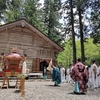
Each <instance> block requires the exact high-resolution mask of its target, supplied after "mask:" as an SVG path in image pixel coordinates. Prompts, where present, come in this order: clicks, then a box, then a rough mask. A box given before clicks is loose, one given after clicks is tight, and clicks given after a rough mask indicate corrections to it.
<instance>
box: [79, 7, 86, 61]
mask: <svg viewBox="0 0 100 100" xmlns="http://www.w3.org/2000/svg"><path fill="white" fill-rule="evenodd" d="M78 11H79V13H78V14H79V25H80V43H81V60H82V62H85V55H84V35H83V25H82V17H81V8H80V7H79V8H78Z"/></svg>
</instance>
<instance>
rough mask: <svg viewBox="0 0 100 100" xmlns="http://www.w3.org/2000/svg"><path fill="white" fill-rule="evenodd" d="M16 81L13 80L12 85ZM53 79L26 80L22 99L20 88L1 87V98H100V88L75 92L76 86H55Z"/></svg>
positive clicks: (92, 99)
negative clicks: (78, 93) (79, 92)
mask: <svg viewBox="0 0 100 100" xmlns="http://www.w3.org/2000/svg"><path fill="white" fill-rule="evenodd" d="M14 84H15V81H14V80H11V81H10V85H12V86H13V85H14ZM53 84H54V83H53V82H52V81H51V80H43V79H29V80H26V82H25V97H24V98H22V99H20V98H19V97H20V95H21V92H19V89H15V88H8V89H0V100H100V89H98V91H97V92H93V91H92V90H90V89H88V92H87V94H86V95H76V94H73V89H74V86H72V85H71V84H68V83H63V84H60V86H58V87H55V86H53Z"/></svg>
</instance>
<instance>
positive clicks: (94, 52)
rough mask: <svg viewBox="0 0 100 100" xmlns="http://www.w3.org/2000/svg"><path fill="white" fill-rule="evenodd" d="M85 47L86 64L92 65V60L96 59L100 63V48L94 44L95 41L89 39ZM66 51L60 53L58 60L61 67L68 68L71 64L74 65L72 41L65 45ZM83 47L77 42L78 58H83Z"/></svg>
mask: <svg viewBox="0 0 100 100" xmlns="http://www.w3.org/2000/svg"><path fill="white" fill-rule="evenodd" d="M84 45H85V59H86V64H90V61H91V59H95V60H96V61H100V46H96V45H94V44H93V39H91V38H89V39H87V41H86V42H85V43H84ZM64 49H65V50H64V51H63V52H61V53H59V54H58V56H57V60H58V63H59V65H64V66H65V67H68V65H69V64H71V63H72V61H73V60H72V54H73V53H72V46H71V44H70V41H66V42H65V45H64ZM80 49H81V47H80V41H79V40H77V41H76V51H77V58H80V57H81V50H80Z"/></svg>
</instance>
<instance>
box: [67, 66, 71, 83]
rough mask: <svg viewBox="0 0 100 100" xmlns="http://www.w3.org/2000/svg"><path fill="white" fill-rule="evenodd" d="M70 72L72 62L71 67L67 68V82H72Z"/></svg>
mask: <svg viewBox="0 0 100 100" xmlns="http://www.w3.org/2000/svg"><path fill="white" fill-rule="evenodd" d="M70 73H71V64H70V65H69V67H68V68H67V69H66V82H67V83H70V80H71V77H70Z"/></svg>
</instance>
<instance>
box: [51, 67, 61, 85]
mask: <svg viewBox="0 0 100 100" xmlns="http://www.w3.org/2000/svg"><path fill="white" fill-rule="evenodd" d="M51 67H52V69H53V70H52V73H51V76H52V81H53V82H55V83H54V86H58V84H60V83H61V73H60V70H59V68H57V67H56V66H55V65H51Z"/></svg>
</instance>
